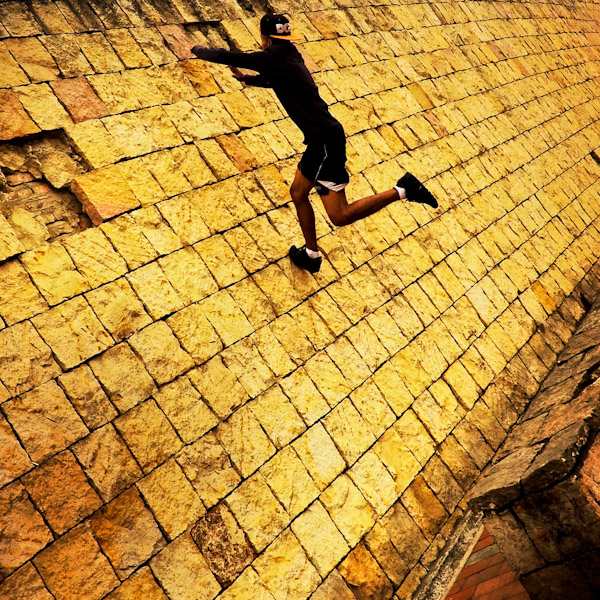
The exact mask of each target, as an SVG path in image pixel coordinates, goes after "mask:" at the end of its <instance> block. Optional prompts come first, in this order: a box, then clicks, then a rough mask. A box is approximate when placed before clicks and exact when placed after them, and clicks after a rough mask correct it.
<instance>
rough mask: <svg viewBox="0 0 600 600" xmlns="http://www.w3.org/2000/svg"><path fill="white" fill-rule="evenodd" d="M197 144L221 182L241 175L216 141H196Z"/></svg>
mask: <svg viewBox="0 0 600 600" xmlns="http://www.w3.org/2000/svg"><path fill="white" fill-rule="evenodd" d="M195 143H196V146H197V147H198V150H200V154H201V155H202V158H203V159H204V160H205V161H206V163H207V164H208V166H209V167H210V170H211V171H212V172H213V174H214V175H215V177H216V178H217V180H219V181H220V180H222V179H226V178H227V177H232V176H233V175H237V174H238V173H239V170H238V168H237V167H236V166H235V165H234V164H233V163H232V162H231V160H230V159H229V157H228V156H227V155H226V154H225V152H223V149H222V148H221V146H219V144H218V143H217V142H216V141H215V140H213V139H210V140H196V142H195Z"/></svg>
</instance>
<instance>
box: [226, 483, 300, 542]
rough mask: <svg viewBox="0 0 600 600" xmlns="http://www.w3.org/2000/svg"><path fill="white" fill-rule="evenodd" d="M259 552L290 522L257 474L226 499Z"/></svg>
mask: <svg viewBox="0 0 600 600" xmlns="http://www.w3.org/2000/svg"><path fill="white" fill-rule="evenodd" d="M225 502H226V504H227V506H228V508H229V509H230V510H231V512H232V513H233V514H234V515H235V517H236V519H237V521H238V523H239V524H240V525H241V526H242V529H243V530H244V531H245V532H246V535H247V536H248V538H249V539H250V542H251V543H252V545H253V546H254V548H256V550H257V551H258V552H261V551H262V550H264V549H265V548H266V547H267V546H268V545H269V544H270V543H271V542H272V541H273V540H274V539H275V537H276V536H278V535H279V534H280V533H281V532H282V531H283V529H284V528H285V527H286V526H287V525H288V523H289V520H290V518H289V516H288V514H287V513H286V512H285V510H283V508H281V505H280V504H279V502H277V499H276V498H275V496H274V495H273V494H272V492H271V491H270V490H269V487H268V486H267V484H266V482H265V480H264V478H263V477H262V475H261V474H260V473H256V474H255V475H253V476H252V477H250V479H247V480H246V481H244V482H243V483H242V484H241V485H240V486H239V487H238V488H237V489H236V490H235V491H234V492H232V493H231V494H230V495H229V496H228V497H227V499H226V500H225Z"/></svg>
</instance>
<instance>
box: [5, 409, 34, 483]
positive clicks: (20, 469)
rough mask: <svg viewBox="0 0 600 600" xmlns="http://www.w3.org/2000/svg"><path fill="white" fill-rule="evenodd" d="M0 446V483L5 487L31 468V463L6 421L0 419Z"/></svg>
mask: <svg viewBox="0 0 600 600" xmlns="http://www.w3.org/2000/svg"><path fill="white" fill-rule="evenodd" d="M0 446H1V447H2V456H3V459H2V463H1V465H0V482H1V483H2V485H6V484H7V483H10V482H11V481H14V480H15V479H16V478H17V477H19V476H20V475H22V474H23V473H25V472H26V471H29V469H31V468H33V466H34V465H33V463H32V462H31V460H30V459H29V456H27V453H26V452H25V450H24V448H23V447H22V446H21V444H20V442H19V440H18V439H17V437H16V436H15V434H14V433H13V430H12V428H11V427H10V425H9V424H8V422H7V421H6V419H4V418H2V419H0Z"/></svg>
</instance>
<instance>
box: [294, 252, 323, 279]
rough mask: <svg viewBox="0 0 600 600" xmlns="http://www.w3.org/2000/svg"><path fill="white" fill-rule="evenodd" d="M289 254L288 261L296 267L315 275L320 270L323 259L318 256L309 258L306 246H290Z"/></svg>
mask: <svg viewBox="0 0 600 600" xmlns="http://www.w3.org/2000/svg"><path fill="white" fill-rule="evenodd" d="M289 254H290V259H291V260H292V262H293V263H294V264H295V265H296V266H297V267H300V268H301V269H304V270H305V271H308V272H309V273H316V272H317V271H318V270H319V269H320V268H321V263H322V262H323V259H322V258H321V257H320V256H319V258H311V257H310V256H309V255H308V254H307V253H306V246H302V248H296V246H292V247H291V248H290V253H289Z"/></svg>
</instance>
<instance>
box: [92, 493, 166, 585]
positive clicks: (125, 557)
mask: <svg viewBox="0 0 600 600" xmlns="http://www.w3.org/2000/svg"><path fill="white" fill-rule="evenodd" d="M90 525H91V528H92V530H93V532H94V537H95V538H96V540H98V543H99V544H100V547H101V548H102V551H103V553H104V554H106V556H107V557H108V560H109V561H110V562H111V565H112V566H113V568H114V569H115V572H116V574H117V575H118V576H119V578H120V579H125V578H127V576H129V575H130V574H131V573H132V572H133V571H134V570H135V568H136V567H137V566H138V565H140V564H141V563H143V562H145V561H146V560H148V559H149V558H150V557H151V556H153V555H155V554H156V553H157V552H158V551H159V550H160V549H161V548H163V547H164V546H165V540H164V538H163V536H162V534H161V532H160V530H159V528H158V525H157V524H156V521H155V520H154V519H153V517H152V514H151V513H150V511H149V510H148V509H147V508H146V506H145V505H144V503H143V501H142V499H141V497H140V495H139V492H138V491H137V490H136V489H135V488H130V489H129V490H127V491H126V492H124V493H123V494H121V495H120V496H118V497H117V498H115V499H114V500H112V501H111V502H110V503H109V504H107V505H105V506H104V507H103V508H102V509H100V510H99V511H98V512H96V513H95V514H94V515H93V517H92V518H91V519H90Z"/></svg>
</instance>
